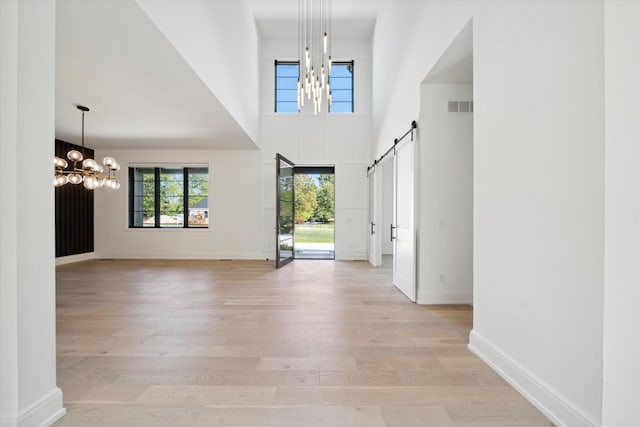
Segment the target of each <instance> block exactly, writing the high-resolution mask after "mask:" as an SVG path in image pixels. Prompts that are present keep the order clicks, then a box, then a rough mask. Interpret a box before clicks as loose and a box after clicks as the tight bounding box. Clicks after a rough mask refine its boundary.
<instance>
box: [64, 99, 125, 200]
mask: <svg viewBox="0 0 640 427" xmlns="http://www.w3.org/2000/svg"><path fill="white" fill-rule="evenodd" d="M76 107H77V108H78V110H80V111H82V153H81V152H80V151H78V150H70V151H69V152H68V153H67V158H68V159H69V160H70V161H71V162H73V165H72V166H71V167H70V168H69V169H67V167H68V166H69V163H68V162H67V161H66V160H65V159H63V158H61V157H58V156H56V157H54V158H53V165H54V176H53V185H55V186H56V187H62V186H63V185H65V184H80V183H82V185H83V186H84V188H86V189H87V190H95V189H96V188H100V187H106V188H110V189H112V190H117V189H118V188H120V183H119V182H118V181H117V180H116V172H117V171H119V170H120V165H119V164H118V162H116V160H115V159H114V158H113V157H105V158H104V159H102V165H104V167H102V165H99V164H98V162H96V161H95V160H93V159H90V158H85V153H84V113H85V112H86V111H89V109H88V108H87V107H85V106H82V105H77V106H76ZM105 170H106V172H105Z"/></svg>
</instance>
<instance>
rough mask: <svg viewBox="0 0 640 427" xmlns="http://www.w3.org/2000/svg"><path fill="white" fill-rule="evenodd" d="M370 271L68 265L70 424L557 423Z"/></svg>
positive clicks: (334, 265) (460, 313)
mask: <svg viewBox="0 0 640 427" xmlns="http://www.w3.org/2000/svg"><path fill="white" fill-rule="evenodd" d="M390 277H391V273H390V269H389V268H388V267H381V268H372V267H370V266H369V264H368V263H365V262H341V261H296V262H294V263H292V264H290V265H288V266H286V267H284V268H283V269H280V270H275V269H274V268H273V265H272V263H271V262H268V263H267V262H263V261H156V260H153V261H140V260H135V261H133V260H117V261H115V260H100V261H98V260H96V261H87V262H82V263H77V264H71V265H66V266H59V267H58V268H57V352H58V361H57V365H58V384H59V385H60V387H61V388H62V391H63V393H64V401H65V406H66V408H67V411H68V412H67V415H66V416H65V417H64V418H63V419H62V420H60V421H59V422H58V423H57V424H56V425H57V426H171V427H175V426H198V427H200V426H203V427H204V426H296V427H298V426H323V427H324V426H331V427H334V426H362V427H377V426H380V427H383V426H389V427H391V426H393V427H395V426H398V427H411V426H421V427H423V426H437V427H446V426H474V427H481V426H486V427H498V426H550V425H553V424H552V423H551V422H550V421H549V420H547V419H546V418H545V417H544V416H543V415H542V414H541V413H540V412H539V411H537V410H536V409H535V408H534V407H532V406H531V405H530V404H529V403H528V402H527V401H526V400H525V399H524V398H523V397H522V396H520V395H519V394H518V393H517V392H516V391H515V390H514V389H513V388H511V387H510V386H509V385H508V384H506V383H505V382H504V381H503V380H502V379H501V378H500V377H499V376H498V375H497V374H495V373H494V372H493V371H492V370H491V369H490V368H489V367H487V366H486V365H485V364H484V363H482V362H481V361H480V360H479V359H478V358H477V357H475V356H474V355H473V354H472V353H471V352H469V350H468V349H467V347H466V344H467V342H468V334H469V331H470V329H471V323H472V310H471V308H470V307H468V306H418V305H415V304H412V303H410V302H409V301H408V300H407V299H406V298H405V297H404V296H403V295H402V294H401V293H400V292H399V291H397V290H396V289H395V287H393V285H391V284H390V281H391V280H390Z"/></svg>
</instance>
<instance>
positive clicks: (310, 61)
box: [298, 0, 331, 114]
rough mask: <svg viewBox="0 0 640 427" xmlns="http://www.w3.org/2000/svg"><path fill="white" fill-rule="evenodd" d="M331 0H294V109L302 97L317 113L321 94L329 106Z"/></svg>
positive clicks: (300, 102) (300, 108)
mask: <svg viewBox="0 0 640 427" xmlns="http://www.w3.org/2000/svg"><path fill="white" fill-rule="evenodd" d="M330 33H331V0H298V64H299V66H298V110H299V111H300V110H302V108H303V107H304V101H305V97H306V98H307V100H309V101H313V112H314V114H318V112H319V111H320V108H321V107H322V102H323V97H324V99H326V101H327V104H328V106H329V108H331V87H330V86H329V75H330V74H331V40H330V39H329V35H330Z"/></svg>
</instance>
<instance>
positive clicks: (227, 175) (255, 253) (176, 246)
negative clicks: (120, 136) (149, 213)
mask: <svg viewBox="0 0 640 427" xmlns="http://www.w3.org/2000/svg"><path fill="white" fill-rule="evenodd" d="M107 155H108V156H112V157H114V158H115V159H116V160H117V161H118V163H120V165H121V166H122V169H121V170H120V172H118V180H119V181H120V182H121V185H122V187H121V188H120V189H119V190H117V191H108V190H106V189H100V190H97V191H96V193H95V255H96V257H97V258H174V259H175V258H177V259H227V258H232V259H261V258H263V251H262V248H263V240H262V239H263V238H262V229H263V224H262V203H261V202H262V181H261V180H262V174H261V157H260V152H259V151H257V150H256V151H243V150H231V151H223V150H182V151H180V150H97V151H96V158H98V159H101V158H102V157H104V156H107ZM142 164H149V165H150V166H162V165H163V164H168V165H185V166H187V165H189V164H199V165H202V164H205V165H208V166H209V221H210V222H209V228H208V229H188V230H185V229H142V230H141V229H130V228H129V226H128V218H129V217H128V208H129V207H128V203H129V202H128V194H129V189H128V171H127V169H128V166H129V165H134V166H140V165H142Z"/></svg>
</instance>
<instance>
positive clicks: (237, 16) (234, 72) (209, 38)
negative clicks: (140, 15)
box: [137, 0, 260, 144]
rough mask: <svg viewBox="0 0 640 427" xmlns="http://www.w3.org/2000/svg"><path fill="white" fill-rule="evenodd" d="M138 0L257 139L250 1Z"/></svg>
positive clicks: (254, 47)
mask: <svg viewBox="0 0 640 427" xmlns="http://www.w3.org/2000/svg"><path fill="white" fill-rule="evenodd" d="M137 3H138V4H139V5H140V7H141V8H142V10H144V11H145V13H146V14H147V15H148V16H149V18H151V20H152V21H153V22H154V23H155V24H156V25H157V26H158V28H159V29H160V31H162V33H164V35H165V36H166V37H167V39H168V40H169V41H170V42H171V43H172V44H173V45H174V46H175V48H176V49H177V50H178V52H180V54H181V55H182V56H183V57H184V59H185V61H187V63H188V64H189V65H190V66H191V68H193V71H195V73H196V74H197V75H198V76H199V77H200V78H201V79H202V81H203V82H204V83H205V84H206V85H207V86H208V87H209V89H211V93H213V94H214V95H215V96H216V97H217V98H218V100H219V101H220V102H221V103H222V104H223V105H224V106H225V108H226V109H227V110H228V111H229V113H230V114H231V115H232V116H233V117H234V118H235V119H236V121H237V122H238V124H239V125H240V126H241V127H242V128H243V129H244V130H245V132H246V133H247V135H249V137H250V138H251V139H252V140H253V141H254V143H256V144H258V143H259V139H258V136H259V132H258V111H259V108H258V96H257V94H258V90H259V87H258V82H259V77H258V52H259V48H260V47H259V46H260V43H259V40H258V32H257V29H256V25H255V21H254V18H253V14H252V13H251V10H250V9H249V6H248V5H247V2H245V1H238V0H216V1H189V2H184V1H180V2H178V1H149V0H138V2H137Z"/></svg>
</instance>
